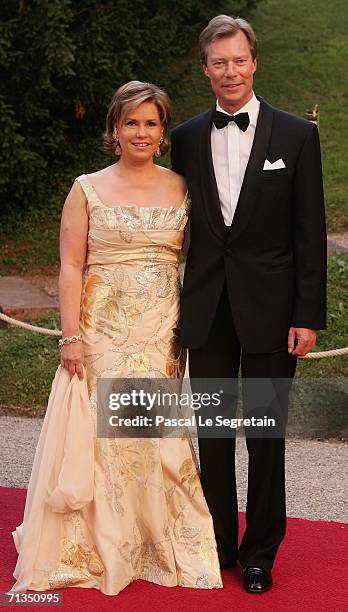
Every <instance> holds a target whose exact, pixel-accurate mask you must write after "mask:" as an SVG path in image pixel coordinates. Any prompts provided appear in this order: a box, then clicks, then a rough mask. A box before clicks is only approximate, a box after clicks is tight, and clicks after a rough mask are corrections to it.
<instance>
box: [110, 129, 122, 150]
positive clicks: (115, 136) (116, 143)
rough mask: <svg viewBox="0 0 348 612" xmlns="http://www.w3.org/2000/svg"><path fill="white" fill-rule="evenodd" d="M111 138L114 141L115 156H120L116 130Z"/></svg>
mask: <svg viewBox="0 0 348 612" xmlns="http://www.w3.org/2000/svg"><path fill="white" fill-rule="evenodd" d="M112 136H113V139H114V141H115V155H121V147H120V141H119V139H118V132H117V129H116V128H115V129H114V131H113V134H112Z"/></svg>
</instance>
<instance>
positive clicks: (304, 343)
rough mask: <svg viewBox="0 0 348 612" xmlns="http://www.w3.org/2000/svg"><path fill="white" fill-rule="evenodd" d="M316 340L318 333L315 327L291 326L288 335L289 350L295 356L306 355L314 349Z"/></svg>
mask: <svg viewBox="0 0 348 612" xmlns="http://www.w3.org/2000/svg"><path fill="white" fill-rule="evenodd" d="M296 341H297V343H296ZM316 341H317V334H316V332H315V331H314V330H313V329H307V328H306V327H290V329H289V335H288V352H289V353H290V354H291V355H293V356H294V357H304V356H305V355H307V353H309V352H310V351H311V350H312V348H313V346H315V343H316ZM295 346H296V348H295Z"/></svg>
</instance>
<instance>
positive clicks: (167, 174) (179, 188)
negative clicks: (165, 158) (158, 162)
mask: <svg viewBox="0 0 348 612" xmlns="http://www.w3.org/2000/svg"><path fill="white" fill-rule="evenodd" d="M160 172H161V173H162V176H163V180H165V181H166V182H167V185H168V187H169V188H171V189H173V191H176V192H180V193H182V195H183V196H185V194H186V191H187V185H186V181H185V179H184V177H183V176H181V174H177V172H174V171H173V170H169V169H168V168H163V167H161V168H160Z"/></svg>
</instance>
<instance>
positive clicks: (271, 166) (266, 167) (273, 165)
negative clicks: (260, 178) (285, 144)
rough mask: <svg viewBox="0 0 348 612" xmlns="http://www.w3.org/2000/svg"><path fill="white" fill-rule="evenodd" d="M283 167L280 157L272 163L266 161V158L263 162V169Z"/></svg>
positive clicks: (279, 168)
mask: <svg viewBox="0 0 348 612" xmlns="http://www.w3.org/2000/svg"><path fill="white" fill-rule="evenodd" d="M285 167H286V166H285V164H284V162H283V160H282V159H281V158H279V159H277V160H276V161H275V162H273V163H272V164H271V162H269V161H268V159H266V160H265V163H264V164H263V169H264V170H281V168H285Z"/></svg>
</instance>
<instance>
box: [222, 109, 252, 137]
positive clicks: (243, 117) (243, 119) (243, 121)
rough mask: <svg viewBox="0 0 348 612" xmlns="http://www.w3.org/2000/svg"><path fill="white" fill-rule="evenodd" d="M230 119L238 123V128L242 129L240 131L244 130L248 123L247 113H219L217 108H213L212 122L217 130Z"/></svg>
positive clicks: (224, 125)
mask: <svg viewBox="0 0 348 612" xmlns="http://www.w3.org/2000/svg"><path fill="white" fill-rule="evenodd" d="M230 121H234V122H235V123H236V124H237V125H238V127H239V129H240V130H242V132H245V131H246V130H247V129H248V125H249V123H250V119H249V114H248V113H239V114H238V115H227V114H226V113H220V112H219V111H218V110H215V112H214V116H213V123H214V125H215V127H216V128H217V129H218V130H221V129H222V128H224V127H226V125H227V124H228V123H229V122H230Z"/></svg>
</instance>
